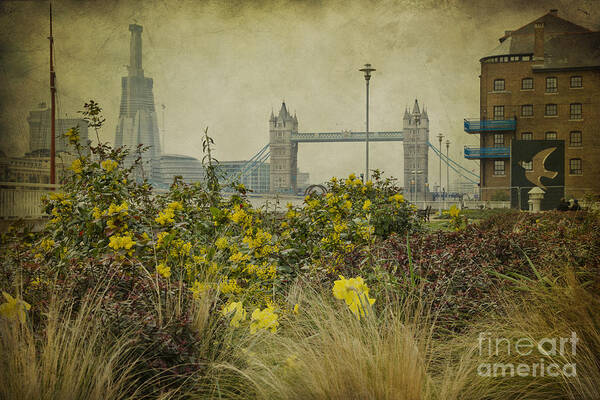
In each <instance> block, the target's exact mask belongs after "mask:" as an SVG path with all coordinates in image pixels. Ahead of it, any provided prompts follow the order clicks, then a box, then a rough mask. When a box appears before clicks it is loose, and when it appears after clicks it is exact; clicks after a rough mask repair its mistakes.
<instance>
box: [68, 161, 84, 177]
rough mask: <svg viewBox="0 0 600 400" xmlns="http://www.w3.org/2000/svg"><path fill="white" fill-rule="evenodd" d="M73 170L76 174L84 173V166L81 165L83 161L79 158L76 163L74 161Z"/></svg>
mask: <svg viewBox="0 0 600 400" xmlns="http://www.w3.org/2000/svg"><path fill="white" fill-rule="evenodd" d="M71 169H72V170H73V171H74V172H75V173H76V174H80V173H82V172H83V168H82V164H81V160H80V159H79V158H78V159H76V160H75V161H73V162H72V163H71Z"/></svg>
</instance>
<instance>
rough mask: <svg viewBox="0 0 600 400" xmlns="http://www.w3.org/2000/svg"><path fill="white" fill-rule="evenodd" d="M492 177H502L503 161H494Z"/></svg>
mask: <svg viewBox="0 0 600 400" xmlns="http://www.w3.org/2000/svg"><path fill="white" fill-rule="evenodd" d="M494 175H504V160H496V161H494Z"/></svg>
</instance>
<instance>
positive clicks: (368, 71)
mask: <svg viewBox="0 0 600 400" xmlns="http://www.w3.org/2000/svg"><path fill="white" fill-rule="evenodd" d="M359 71H361V72H364V73H365V82H366V84H367V123H366V125H367V129H366V132H365V164H366V165H365V181H368V180H369V81H370V80H371V72H373V71H375V68H371V64H365V67H364V68H361V69H359Z"/></svg>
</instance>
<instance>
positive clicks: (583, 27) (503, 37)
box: [498, 11, 594, 43]
mask: <svg viewBox="0 0 600 400" xmlns="http://www.w3.org/2000/svg"><path fill="white" fill-rule="evenodd" d="M546 15H551V16H553V17H554V18H560V19H562V20H563V21H567V22H568V23H570V24H573V25H575V26H578V27H580V28H582V29H585V30H587V31H589V32H594V31H592V30H591V29H588V28H586V27H585V26H582V25H579V24H576V23H575V22H572V21H569V20H568V19H565V18H563V17H560V16H558V15H556V14H552V13H551V12H550V11H548V12H547V13H546V14H544V15H542V16H541V17H539V18H537V19H535V20H533V21H531V22H528V23H526V24H525V25H522V26H520V27H519V28H517V29H515V30H513V31H511V33H510V34H509V35H504V36H502V37H501V38H499V39H498V40H499V41H500V43H502V42H503V41H504V40H506V38H507V37H509V36H511V35H512V34H513V33H515V32H517V31H520V30H521V29H523V28H525V27H526V26H527V25H529V24H533V23H535V22H537V21H538V20H540V19H542V18H544V17H545V16H546ZM556 33H561V32H556ZM564 33H566V32H564ZM586 33H587V32H586Z"/></svg>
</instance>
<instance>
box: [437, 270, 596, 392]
mask: <svg viewBox="0 0 600 400" xmlns="http://www.w3.org/2000/svg"><path fill="white" fill-rule="evenodd" d="M586 286H587V285H586V284H585V283H582V282H580V281H578V279H576V278H575V274H574V272H573V270H572V269H570V268H567V269H566V270H563V271H561V272H560V274H559V275H557V276H555V277H554V278H553V279H545V280H543V281H536V282H527V283H526V284H525V286H524V287H523V289H525V293H523V294H522V295H517V296H515V295H514V294H513V295H512V296H509V295H508V294H507V296H506V298H505V304H504V307H503V312H502V313H501V314H500V315H496V316H486V317H485V319H483V320H481V321H480V322H479V323H476V324H474V325H473V326H472V329H471V331H470V333H469V334H468V335H465V336H463V337H461V338H457V339H455V340H453V341H450V342H449V343H446V344H445V345H443V346H442V347H439V348H438V354H437V356H438V357H439V358H440V359H442V360H444V359H445V362H440V364H439V365H442V364H445V367H443V368H440V369H439V371H440V372H441V373H437V376H438V377H439V378H438V379H437V380H436V386H437V387H438V388H439V389H438V392H439V398H442V399H475V398H477V399H480V398H485V399H574V400H579V399H581V400H587V399H599V398H600V386H599V385H598V382H600V298H599V296H598V294H597V293H594V292H593V291H591V290H588V289H587V288H586ZM572 332H575V333H576V335H577V338H578V342H576V349H575V352H573V348H572V342H570V341H569V342H565V346H564V348H563V351H562V352H561V348H560V338H570V337H571V335H572ZM481 333H485V335H486V336H485V337H489V338H491V340H492V342H491V345H492V354H493V355H492V356H489V355H488V351H489V350H488V347H487V346H488V344H489V342H487V341H486V340H484V341H482V347H481V349H482V350H481V353H483V354H480V347H479V335H480V334H481ZM544 338H548V339H551V340H552V339H556V352H555V354H553V352H552V351H551V350H552V347H551V345H550V344H549V343H547V342H546V343H544V345H543V346H544V348H545V349H546V350H548V353H549V354H548V355H543V354H542V353H540V352H539V351H538V350H537V345H538V344H539V343H540V342H541V341H542V339H544ZM496 339H508V341H509V342H510V343H511V344H512V347H511V353H510V354H508V351H507V345H506V341H501V342H499V343H500V345H499V352H498V355H495V351H496V350H495V346H496V343H495V340H496ZM519 339H524V343H527V342H528V341H531V343H533V344H534V347H533V349H532V351H531V354H525V353H528V351H527V348H525V350H521V353H520V354H519V353H517V351H516V348H515V343H517V341H518V340H519ZM542 342H544V341H542ZM542 359H543V361H544V365H545V366H548V365H549V364H550V363H554V364H556V365H558V367H559V370H558V371H559V373H558V374H557V376H548V374H547V373H545V374H544V376H541V375H540V372H539V368H540V364H541V360H542ZM482 362H483V363H502V364H507V363H512V364H514V365H517V364H527V365H529V366H532V365H533V364H534V363H538V370H537V374H536V376H532V375H533V373H532V371H531V370H530V372H529V373H528V374H527V375H528V376H518V374H517V373H516V372H515V374H514V376H511V375H510V374H507V375H506V376H492V377H480V376H479V375H478V366H479V365H480V364H481V363H482ZM567 364H574V365H576V373H577V375H576V376H569V375H570V373H571V372H572V369H571V368H570V367H566V368H567V369H566V370H563V369H562V368H563V367H565V365H567ZM555 371H557V370H556V369H553V370H552V372H555ZM483 372H485V370H483ZM546 372H547V369H546ZM563 372H567V374H564V373H563ZM500 375H501V374H500Z"/></svg>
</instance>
